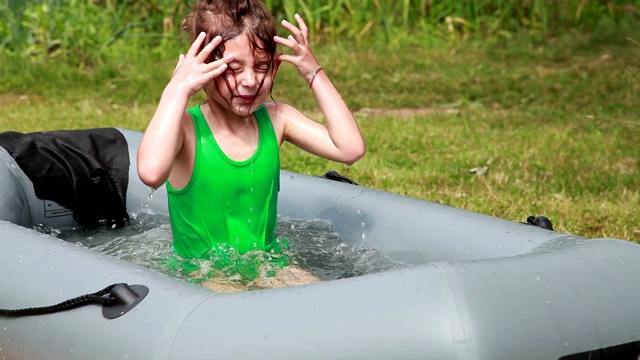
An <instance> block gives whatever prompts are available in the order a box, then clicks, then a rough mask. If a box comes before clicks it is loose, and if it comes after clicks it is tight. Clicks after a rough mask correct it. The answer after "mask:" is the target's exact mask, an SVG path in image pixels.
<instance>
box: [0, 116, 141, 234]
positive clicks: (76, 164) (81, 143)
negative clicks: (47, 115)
mask: <svg viewBox="0 0 640 360" xmlns="http://www.w3.org/2000/svg"><path fill="white" fill-rule="evenodd" d="M0 146H1V147H3V148H5V149H6V150H7V152H8V153H9V154H11V156H12V157H13V158H14V159H15V161H16V162H17V163H18V165H19V166H20V168H21V169H22V171H24V173H25V174H26V175H27V176H28V177H29V179H31V181H32V182H33V186H34V188H35V192H36V196H37V197H38V198H40V199H43V200H52V201H55V202H57V203H58V204H60V205H62V206H64V207H66V208H68V209H70V210H72V211H73V217H74V219H76V220H77V221H78V222H80V223H81V224H83V225H84V226H86V227H89V228H91V227H97V226H113V225H116V226H121V225H123V224H125V223H126V222H127V221H128V220H129V216H128V214H127V207H126V194H127V186H128V184H129V148H128V145H127V140H126V139H125V137H124V136H123V135H122V133H121V132H120V131H118V130H117V129H113V128H99V129H87V130H59V131H50V132H34V133H27V134H23V133H19V132H13V131H10V132H3V133H0Z"/></svg>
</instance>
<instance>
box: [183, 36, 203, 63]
mask: <svg viewBox="0 0 640 360" xmlns="http://www.w3.org/2000/svg"><path fill="white" fill-rule="evenodd" d="M204 38H205V34H204V32H201V33H200V34H198V36H197V37H196V39H195V40H193V43H192V44H191V47H190V48H189V51H188V52H187V56H188V57H195V56H196V55H197V54H198V50H199V49H200V47H201V46H202V42H203V41H204Z"/></svg>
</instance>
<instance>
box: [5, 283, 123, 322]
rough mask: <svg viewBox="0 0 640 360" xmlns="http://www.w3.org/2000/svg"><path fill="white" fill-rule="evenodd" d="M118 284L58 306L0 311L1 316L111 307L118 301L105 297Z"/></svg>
mask: <svg viewBox="0 0 640 360" xmlns="http://www.w3.org/2000/svg"><path fill="white" fill-rule="evenodd" d="M116 285H118V284H113V285H109V286H107V287H106V288H104V289H102V290H100V291H97V292H94V293H93V294H87V295H82V296H78V297H76V298H73V299H69V300H66V301H63V302H61V303H59V304H56V305H51V306H43V307H36V308H26V309H15V310H7V309H0V316H4V317H22V316H32V315H44V314H52V313H56V312H60V311H66V310H71V309H75V308H78V307H81V306H84V305H90V304H100V305H111V304H115V303H116V301H117V300H116V299H115V298H114V297H112V296H108V297H105V295H107V294H110V293H111V289H113V288H114V287H115V286H116Z"/></svg>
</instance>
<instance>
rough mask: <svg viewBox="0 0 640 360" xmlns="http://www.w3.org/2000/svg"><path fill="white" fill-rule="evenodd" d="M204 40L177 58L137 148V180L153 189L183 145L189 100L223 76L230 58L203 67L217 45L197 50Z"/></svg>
mask: <svg viewBox="0 0 640 360" xmlns="http://www.w3.org/2000/svg"><path fill="white" fill-rule="evenodd" d="M204 40H205V36H204V33H203V34H200V35H199V36H198V37H197V38H196V40H195V41H194V42H193V44H192V45H191V48H190V49H189V52H188V53H187V54H186V55H180V59H179V60H178V64H177V65H176V68H175V70H174V71H173V76H172V78H171V81H169V84H167V86H166V87H165V89H164V92H163V93H162V97H161V98H160V102H159V104H158V107H157V108H156V112H155V113H154V115H153V118H151V122H150V123H149V125H148V126H147V130H146V131H145V133H144V135H143V137H142V141H141V142H140V145H139V148H138V176H139V177H140V180H142V182H143V183H145V184H146V185H148V186H151V187H153V188H157V187H159V186H160V185H162V184H163V183H164V182H165V181H166V180H167V178H168V177H169V174H170V173H171V168H172V166H173V162H174V160H175V158H176V156H177V154H178V152H179V151H180V149H181V148H182V145H183V142H184V130H183V125H182V124H183V122H184V121H185V120H187V119H188V116H189V115H188V114H187V113H186V112H185V109H186V107H187V103H188V101H189V98H190V97H191V96H192V95H194V94H195V93H197V92H198V91H199V90H200V89H202V87H203V86H204V85H205V84H206V83H207V82H209V81H212V80H213V78H215V77H216V76H219V75H220V74H222V73H223V72H224V71H225V70H226V68H227V63H228V62H229V61H231V58H224V59H221V60H217V61H213V62H211V63H205V60H206V59H207V57H208V56H209V54H210V53H211V51H213V49H215V48H216V47H217V46H218V45H219V44H220V41H221V39H220V37H219V36H218V37H216V38H214V39H213V40H212V41H211V42H210V43H209V44H207V45H206V46H205V47H204V48H203V49H202V51H200V52H198V49H199V48H200V47H201V46H202V44H203V42H204Z"/></svg>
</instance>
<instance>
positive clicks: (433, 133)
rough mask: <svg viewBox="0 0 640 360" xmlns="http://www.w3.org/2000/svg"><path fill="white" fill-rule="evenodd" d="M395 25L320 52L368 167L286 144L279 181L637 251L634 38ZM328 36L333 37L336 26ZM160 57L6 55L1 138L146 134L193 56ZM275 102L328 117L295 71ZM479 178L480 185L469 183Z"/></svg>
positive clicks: (617, 31)
mask: <svg viewBox="0 0 640 360" xmlns="http://www.w3.org/2000/svg"><path fill="white" fill-rule="evenodd" d="M342 3H343V4H346V3H348V1H346V0H345V1H344V2H342ZM399 3H401V4H405V2H399ZM505 3H508V2H505ZM345 6H346V5H345ZM505 6H506V5H505ZM283 9H284V8H283ZM400 10H401V9H400ZM283 11H284V10H283ZM400 14H402V12H400ZM336 16H337V15H336ZM354 16H364V15H363V14H354ZM321 19H323V20H322V21H325V22H328V21H332V20H331V18H327V19H324V18H321ZM389 21H391V20H389ZM393 21H396V26H392V27H389V29H388V32H383V33H380V35H379V36H377V37H375V36H374V37H373V39H371V40H370V41H366V42H363V43H359V42H358V39H350V40H335V41H327V42H323V43H322V44H318V45H316V47H315V52H316V55H317V57H318V59H319V61H320V62H321V64H323V66H324V68H325V71H326V72H327V73H328V74H329V75H330V76H331V78H332V79H333V80H334V82H335V84H336V86H337V88H338V89H339V90H340V92H341V93H342V94H343V96H344V98H345V99H346V101H347V103H348V104H349V106H350V107H351V109H352V110H353V111H354V112H355V113H356V116H357V118H358V120H359V123H360V126H361V129H362V131H363V133H364V135H365V138H366V140H367V145H368V152H367V154H366V156H365V157H364V158H363V159H362V160H360V161H359V162H358V163H356V164H355V165H354V166H352V167H346V166H344V165H339V164H335V163H331V162H329V161H326V160H323V159H319V158H317V157H314V156H311V155H309V154H306V153H304V152H302V151H300V150H298V149H297V148H294V147H293V146H290V145H288V144H286V145H285V146H284V147H283V150H282V166H283V168H285V169H288V170H293V171H297V172H301V173H306V174H315V175H319V174H322V173H324V172H325V171H327V170H330V169H335V170H338V171H339V172H341V173H342V174H343V175H346V176H348V177H350V178H352V179H354V180H355V181H357V182H358V183H360V184H362V185H364V186H368V187H372V188H377V189H383V190H387V191H391V192H395V193H400V194H404V195H408V196H412V197H416V198H420V199H425V200H429V201H433V202H438V203H442V204H447V205H451V206H454V207H459V208H463V209H468V210H472V211H476V212H480V213H484V214H489V215H494V216H497V217H501V218H505V219H510V220H514V221H525V219H526V218H527V216H529V215H546V216H547V217H549V218H550V219H551V220H552V221H553V223H554V225H555V227H556V229H557V230H559V231H563V232H567V233H572V234H578V235H582V236H586V237H589V238H597V237H613V238H622V239H628V240H632V241H636V242H640V212H639V211H638V204H640V199H639V198H640V164H639V159H640V106H639V105H640V88H639V86H638V84H640V75H639V74H640V46H638V45H637V44H634V42H633V41H634V40H635V41H637V40H638V39H633V38H631V39H628V38H630V37H631V36H633V33H632V32H631V31H629V30H625V29H633V27H631V28H624V27H622V28H614V27H611V28H601V29H600V30H598V31H595V32H590V31H578V30H579V29H574V30H571V31H567V32H566V35H565V36H553V35H547V36H545V37H544V40H541V38H539V37H531V36H530V35H528V34H526V33H518V32H510V33H509V34H510V35H509V39H508V40H505V39H506V38H504V39H503V38H500V37H499V36H498V37H495V36H493V37H492V36H488V37H484V38H482V39H480V40H473V39H467V40H464V36H461V37H457V38H455V39H446V36H444V35H442V34H445V35H446V31H445V32H443V30H442V29H440V30H438V29H435V30H434V34H435V35H434V34H430V33H425V34H422V35H416V34H412V33H411V32H406V31H405V32H403V31H401V30H402V26H400V25H398V24H400V23H401V22H402V17H401V16H400V17H398V18H396V19H395V20H393ZM412 21H414V20H412ZM415 21H418V20H415ZM338 23H339V22H334V24H338ZM423 25H424V24H423ZM336 26H337V25H336ZM425 26H426V25H425ZM474 26H475V25H474ZM585 26H586V25H585ZM477 27H478V28H479V29H481V28H482V25H478V26H477ZM593 27H594V28H595V27H597V26H596V25H594V26H593ZM373 29H374V30H375V28H373ZM374 30H371V31H374ZM322 31H325V34H324V35H322V36H324V38H325V39H329V35H328V34H331V30H330V28H325V29H324V30H322ZM438 31H439V32H438ZM438 34H440V35H438ZM445 40H446V41H445ZM162 43H163V45H162V46H160V47H158V46H156V45H157V44H156V45H154V46H146V47H140V46H138V45H135V44H130V43H129V40H128V39H126V38H124V37H123V38H122V39H117V40H116V41H114V42H113V44H111V45H110V46H109V47H107V48H104V49H102V50H101V52H100V53H99V56H97V57H95V58H93V60H92V61H89V62H84V63H82V64H80V65H79V64H78V62H76V61H67V60H64V61H63V59H61V58H48V57H44V58H42V57H39V58H38V59H37V61H25V59H24V57H21V55H19V54H8V53H5V54H4V56H2V57H0V61H1V63H2V66H0V79H2V81H0V130H1V131H7V130H16V131H23V132H30V131H40V130H55V129H77V128H90V127H105V126H117V127H124V128H130V129H135V130H141V131H142V130H144V128H145V127H146V124H147V122H148V121H149V119H150V118H151V116H152V114H153V111H154V110H155V106H156V102H157V100H158V99H159V96H160V94H161V92H162V89H163V88H164V86H165V84H166V82H167V81H168V79H169V76H170V74H171V71H172V69H173V67H174V65H175V61H176V60H177V54H179V52H181V51H185V49H186V46H185V45H184V44H183V43H181V42H180V41H179V40H178V39H177V38H174V39H171V38H164V39H163V40H162ZM136 44H137V43H136ZM0 53H1V52H0ZM273 98H274V99H275V100H276V101H281V102H287V103H291V104H293V105H294V106H296V107H298V108H300V109H302V110H303V111H305V112H306V113H308V114H310V115H313V116H317V109H316V105H315V100H314V97H313V95H312V93H311V92H310V91H309V89H308V86H306V84H305V83H304V81H303V80H302V79H300V78H299V75H298V74H297V71H296V70H295V69H294V68H293V67H292V66H283V68H281V72H280V73H279V74H278V78H277V80H276V88H275V91H274V94H273ZM202 99H203V97H202V94H199V95H198V96H197V97H196V98H194V99H193V100H192V102H193V103H195V102H198V101H201V100H202ZM483 166H487V167H488V171H487V172H486V173H485V174H484V175H482V176H479V175H478V173H472V172H470V170H471V169H473V168H478V167H483Z"/></svg>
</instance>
